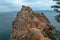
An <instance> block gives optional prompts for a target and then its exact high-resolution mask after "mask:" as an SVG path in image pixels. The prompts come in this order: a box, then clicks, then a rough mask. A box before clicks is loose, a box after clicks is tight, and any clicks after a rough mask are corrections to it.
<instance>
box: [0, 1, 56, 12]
mask: <svg viewBox="0 0 60 40" xmlns="http://www.w3.org/2000/svg"><path fill="white" fill-rule="evenodd" d="M53 4H55V3H54V2H53V1H52V0H49V1H48V0H0V12H3V11H18V10H20V8H21V6H22V5H26V6H30V7H31V8H32V9H33V10H51V5H53Z"/></svg>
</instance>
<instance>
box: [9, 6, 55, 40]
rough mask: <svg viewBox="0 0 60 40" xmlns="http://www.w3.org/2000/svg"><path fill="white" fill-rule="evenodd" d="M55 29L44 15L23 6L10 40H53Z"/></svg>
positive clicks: (14, 22) (14, 23)
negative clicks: (52, 35)
mask: <svg viewBox="0 0 60 40" xmlns="http://www.w3.org/2000/svg"><path fill="white" fill-rule="evenodd" d="M54 29H55V28H54V27H53V26H52V25H51V24H50V22H49V21H48V19H47V18H46V17H45V15H44V14H43V13H36V12H33V10H32V9H31V8H30V7H27V6H22V9H21V11H20V12H19V13H18V14H17V16H16V18H15V20H14V21H13V23H12V34H11V38H10V40H52V39H51V38H50V35H51V34H52V32H54ZM47 35H48V37H47Z"/></svg>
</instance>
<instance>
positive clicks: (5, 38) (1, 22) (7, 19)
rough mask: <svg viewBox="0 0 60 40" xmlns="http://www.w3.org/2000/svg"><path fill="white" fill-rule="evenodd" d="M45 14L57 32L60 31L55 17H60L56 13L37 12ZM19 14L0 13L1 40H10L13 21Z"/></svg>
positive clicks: (59, 24)
mask: <svg viewBox="0 0 60 40" xmlns="http://www.w3.org/2000/svg"><path fill="white" fill-rule="evenodd" d="M37 12H43V13H44V14H45V15H46V17H47V18H48V20H49V21H50V22H51V24H52V25H54V26H55V27H56V29H57V30H60V23H58V22H57V21H56V20H55V18H54V16H56V15H58V14H59V13H56V12H54V11H48V10H45V11H37ZM16 14H17V12H0V40H9V38H10V35H11V31H12V21H13V20H14V18H15V17H16Z"/></svg>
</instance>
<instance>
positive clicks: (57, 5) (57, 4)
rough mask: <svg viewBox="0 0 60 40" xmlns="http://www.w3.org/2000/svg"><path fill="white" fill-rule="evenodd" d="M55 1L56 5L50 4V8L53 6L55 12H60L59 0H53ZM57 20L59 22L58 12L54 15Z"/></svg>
mask: <svg viewBox="0 0 60 40" xmlns="http://www.w3.org/2000/svg"><path fill="white" fill-rule="evenodd" d="M53 1H56V5H53V6H51V7H52V8H54V11H56V12H57V13H60V0H53ZM55 18H56V20H57V22H59V23H60V14H59V15H57V16H55Z"/></svg>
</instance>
